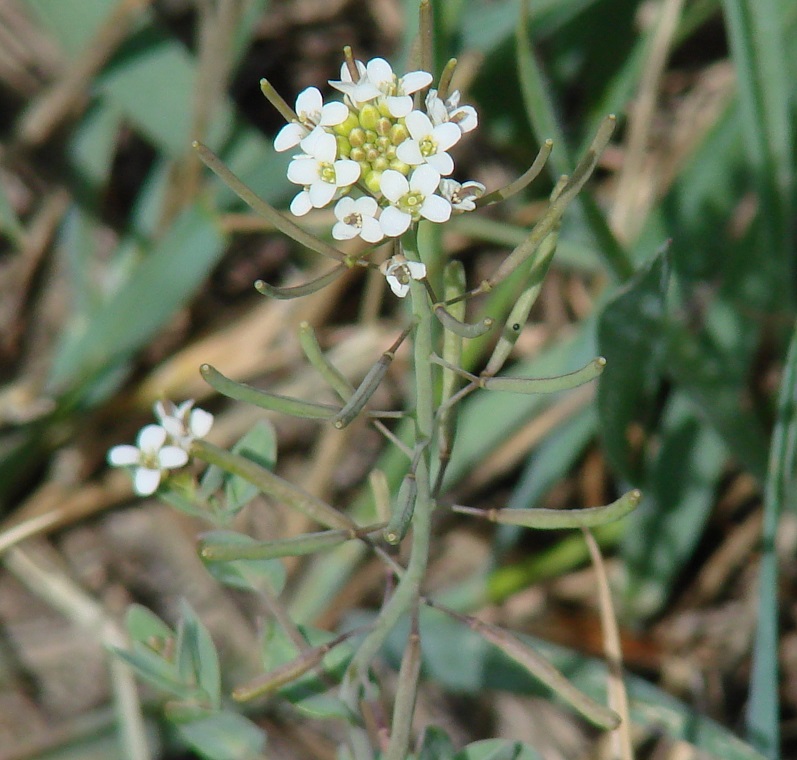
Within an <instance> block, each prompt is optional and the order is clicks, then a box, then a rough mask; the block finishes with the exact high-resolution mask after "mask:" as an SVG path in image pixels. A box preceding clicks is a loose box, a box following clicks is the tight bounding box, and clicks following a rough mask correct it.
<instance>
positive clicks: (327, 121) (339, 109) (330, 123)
mask: <svg viewBox="0 0 797 760" xmlns="http://www.w3.org/2000/svg"><path fill="white" fill-rule="evenodd" d="M348 118H349V109H348V107H347V106H346V104H345V103H341V102H340V101H337V100H336V101H333V102H332V103H327V104H326V105H325V106H324V107H323V108H322V109H321V121H320V122H319V124H320V125H321V126H322V127H336V126H337V125H338V124H343V122H344V121H346V119H348Z"/></svg>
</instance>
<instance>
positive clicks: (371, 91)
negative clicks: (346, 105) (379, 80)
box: [329, 61, 381, 108]
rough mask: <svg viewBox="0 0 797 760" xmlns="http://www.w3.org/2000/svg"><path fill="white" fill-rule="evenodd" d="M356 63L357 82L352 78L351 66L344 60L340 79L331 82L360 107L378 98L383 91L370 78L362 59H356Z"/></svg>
mask: <svg viewBox="0 0 797 760" xmlns="http://www.w3.org/2000/svg"><path fill="white" fill-rule="evenodd" d="M354 65H355V67H356V69H357V73H358V74H359V77H358V79H357V81H356V82H355V81H354V80H353V79H352V78H351V72H350V71H349V67H348V65H347V64H346V63H345V62H344V63H343V64H341V67H340V79H339V80H337V81H334V80H330V81H329V84H330V85H331V86H332V87H334V88H335V89H336V90H339V91H340V92H342V93H343V94H344V95H345V96H346V97H347V98H348V99H349V100H350V101H351V103H352V104H353V105H354V107H355V108H359V107H360V106H361V105H363V104H364V103H367V102H368V101H370V100H373V99H374V98H378V97H379V96H380V95H381V92H380V91H379V88H378V87H377V86H376V85H375V84H373V83H372V82H371V81H370V80H369V79H368V76H367V69H366V66H365V64H364V63H363V62H362V61H355V62H354Z"/></svg>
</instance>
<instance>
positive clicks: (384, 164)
mask: <svg viewBox="0 0 797 760" xmlns="http://www.w3.org/2000/svg"><path fill="white" fill-rule="evenodd" d="M371 166H373V168H374V169H375V170H377V171H379V172H383V171H384V170H385V169H389V168H390V161H388V159H387V158H385V157H384V156H379V157H378V158H376V160H374V161H371Z"/></svg>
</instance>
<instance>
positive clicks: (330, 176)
mask: <svg viewBox="0 0 797 760" xmlns="http://www.w3.org/2000/svg"><path fill="white" fill-rule="evenodd" d="M318 175H319V176H320V177H321V180H322V181H323V182H329V184H330V185H334V184H336V182H337V177H336V176H335V166H334V164H330V163H328V162H326V161H324V162H322V163H321V167H320V169H319V172H318Z"/></svg>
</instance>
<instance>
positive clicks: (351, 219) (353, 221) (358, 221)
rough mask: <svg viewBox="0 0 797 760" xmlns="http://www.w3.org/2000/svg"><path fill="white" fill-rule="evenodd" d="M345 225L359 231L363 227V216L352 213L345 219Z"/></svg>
mask: <svg viewBox="0 0 797 760" xmlns="http://www.w3.org/2000/svg"><path fill="white" fill-rule="evenodd" d="M343 223H344V224H348V225H349V226H351V227H356V228H357V229H358V230H359V229H361V228H362V226H363V215H362V214H359V213H357V212H356V211H352V213H351V214H349V215H348V216H345V217H343Z"/></svg>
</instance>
